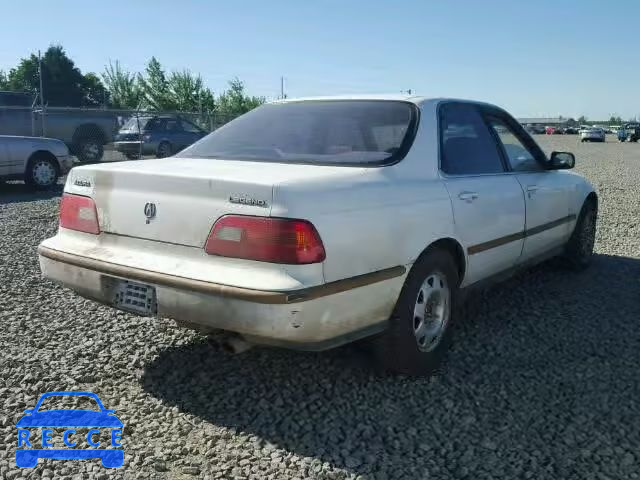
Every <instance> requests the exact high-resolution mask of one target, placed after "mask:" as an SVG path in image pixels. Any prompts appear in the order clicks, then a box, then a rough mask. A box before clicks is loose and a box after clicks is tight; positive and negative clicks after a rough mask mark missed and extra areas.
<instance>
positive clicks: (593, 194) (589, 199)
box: [584, 192, 598, 210]
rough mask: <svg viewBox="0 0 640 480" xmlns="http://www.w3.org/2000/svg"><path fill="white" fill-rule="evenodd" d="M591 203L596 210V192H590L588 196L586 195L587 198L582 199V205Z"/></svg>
mask: <svg viewBox="0 0 640 480" xmlns="http://www.w3.org/2000/svg"><path fill="white" fill-rule="evenodd" d="M587 202H590V203H593V204H594V205H595V207H596V210H597V209H598V195H597V194H596V192H590V193H589V195H587V198H585V199H584V203H587Z"/></svg>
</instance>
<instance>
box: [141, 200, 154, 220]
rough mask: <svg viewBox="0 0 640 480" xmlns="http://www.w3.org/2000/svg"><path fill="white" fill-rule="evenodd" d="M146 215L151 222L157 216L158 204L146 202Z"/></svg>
mask: <svg viewBox="0 0 640 480" xmlns="http://www.w3.org/2000/svg"><path fill="white" fill-rule="evenodd" d="M144 216H145V217H147V223H149V222H150V221H151V220H152V219H153V218H154V217H155V216H156V204H155V203H151V202H147V203H145V204H144Z"/></svg>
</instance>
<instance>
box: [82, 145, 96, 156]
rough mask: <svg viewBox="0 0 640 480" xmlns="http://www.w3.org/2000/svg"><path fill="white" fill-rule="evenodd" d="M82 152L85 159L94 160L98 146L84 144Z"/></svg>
mask: <svg viewBox="0 0 640 480" xmlns="http://www.w3.org/2000/svg"><path fill="white" fill-rule="evenodd" d="M82 152H83V153H84V156H85V157H88V158H95V157H97V156H98V145H97V144H95V143H85V144H84V147H83V149H82Z"/></svg>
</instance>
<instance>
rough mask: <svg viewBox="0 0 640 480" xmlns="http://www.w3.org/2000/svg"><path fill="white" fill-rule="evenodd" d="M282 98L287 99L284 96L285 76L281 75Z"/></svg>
mask: <svg viewBox="0 0 640 480" xmlns="http://www.w3.org/2000/svg"><path fill="white" fill-rule="evenodd" d="M280 98H281V99H285V98H286V97H285V96H284V77H280Z"/></svg>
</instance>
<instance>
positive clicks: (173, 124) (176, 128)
mask: <svg viewBox="0 0 640 480" xmlns="http://www.w3.org/2000/svg"><path fill="white" fill-rule="evenodd" d="M166 122H167V123H166V129H167V132H172V133H176V132H181V131H182V126H181V125H180V122H178V120H176V119H175V118H167V120H166Z"/></svg>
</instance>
